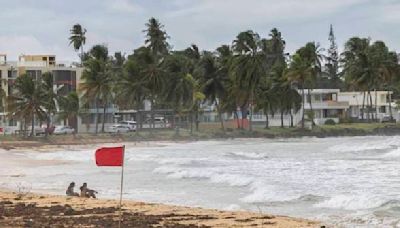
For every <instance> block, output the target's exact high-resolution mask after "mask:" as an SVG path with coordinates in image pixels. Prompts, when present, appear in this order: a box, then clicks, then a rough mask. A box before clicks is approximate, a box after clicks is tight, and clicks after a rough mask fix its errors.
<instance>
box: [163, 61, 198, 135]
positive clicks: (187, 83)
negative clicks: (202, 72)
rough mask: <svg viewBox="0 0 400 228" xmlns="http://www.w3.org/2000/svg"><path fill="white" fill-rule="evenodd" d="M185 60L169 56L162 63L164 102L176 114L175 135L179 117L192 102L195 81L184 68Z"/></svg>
mask: <svg viewBox="0 0 400 228" xmlns="http://www.w3.org/2000/svg"><path fill="white" fill-rule="evenodd" d="M185 61H187V59H186V58H185V57H184V56H182V55H180V54H172V55H169V56H168V57H167V58H166V59H165V62H164V66H165V71H166V77H167V80H166V82H167V85H166V86H165V87H164V91H163V94H164V100H165V102H168V103H169V104H171V105H172V107H173V109H174V110H175V111H176V112H177V113H178V121H179V124H178V127H177V128H176V129H177V134H179V127H180V125H181V123H180V122H181V116H182V113H183V111H184V108H185V107H186V108H187V107H189V106H190V105H191V104H192V102H193V97H194V96H193V95H194V93H193V91H194V87H195V85H196V81H195V79H194V78H193V76H192V75H191V74H190V73H188V69H187V68H186V67H185V66H187V64H186V63H185Z"/></svg>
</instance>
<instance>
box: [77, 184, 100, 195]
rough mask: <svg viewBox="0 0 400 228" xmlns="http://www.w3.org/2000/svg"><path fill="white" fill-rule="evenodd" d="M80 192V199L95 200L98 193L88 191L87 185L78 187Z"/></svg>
mask: <svg viewBox="0 0 400 228" xmlns="http://www.w3.org/2000/svg"><path fill="white" fill-rule="evenodd" d="M80 190H81V197H86V198H90V197H92V198H96V195H95V193H96V194H97V193H98V192H97V191H95V190H92V189H89V188H88V187H87V183H83V185H82V186H81V187H80Z"/></svg>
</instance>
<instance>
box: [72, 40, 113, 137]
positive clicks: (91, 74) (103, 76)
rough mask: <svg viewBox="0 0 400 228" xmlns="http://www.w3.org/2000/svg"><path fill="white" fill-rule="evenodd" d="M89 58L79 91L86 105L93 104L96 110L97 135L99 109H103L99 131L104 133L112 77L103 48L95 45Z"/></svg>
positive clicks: (110, 97)
mask: <svg viewBox="0 0 400 228" xmlns="http://www.w3.org/2000/svg"><path fill="white" fill-rule="evenodd" d="M90 53H91V55H90V58H89V59H88V60H86V61H85V69H84V71H83V73H82V78H81V80H82V82H81V84H80V89H81V90H82V92H83V98H84V99H85V100H86V101H87V103H91V104H93V103H94V106H95V109H96V118H95V124H96V129H95V133H96V134H97V133H98V123H99V107H100V105H101V106H102V107H103V121H102V126H101V131H102V132H104V126H105V119H106V110H107V106H108V105H109V104H110V102H111V100H112V86H113V83H114V77H113V74H112V64H111V62H110V60H109V58H108V57H106V56H107V54H108V51H107V48H106V47H105V46H102V45H96V46H94V47H93V48H92V49H91V50H90Z"/></svg>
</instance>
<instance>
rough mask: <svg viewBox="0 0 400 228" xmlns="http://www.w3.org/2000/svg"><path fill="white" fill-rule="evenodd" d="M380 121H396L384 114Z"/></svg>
mask: <svg viewBox="0 0 400 228" xmlns="http://www.w3.org/2000/svg"><path fill="white" fill-rule="evenodd" d="M381 123H396V120H395V119H393V118H390V116H384V117H382V119H381Z"/></svg>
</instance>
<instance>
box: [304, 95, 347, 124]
mask: <svg viewBox="0 0 400 228" xmlns="http://www.w3.org/2000/svg"><path fill="white" fill-rule="evenodd" d="M309 92H310V94H309ZM340 93H341V92H340V90H339V89H311V90H310V91H308V90H307V89H305V90H304V97H303V101H304V102H305V103H304V109H305V114H306V116H307V113H309V112H310V111H311V110H312V111H313V112H314V122H315V124H317V125H322V124H325V122H326V121H327V120H333V121H334V122H335V123H339V120H340V119H341V118H345V116H346V112H347V110H348V109H349V103H348V102H347V101H342V100H340V99H339V96H340V95H339V94H340ZM299 94H302V91H301V90H299ZM310 99H311V105H310ZM300 114H301V113H300Z"/></svg>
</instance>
